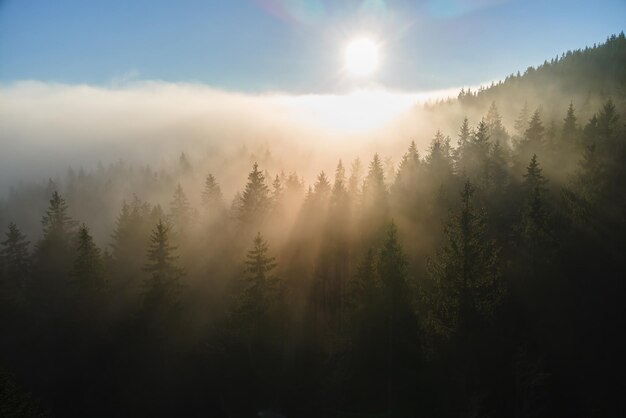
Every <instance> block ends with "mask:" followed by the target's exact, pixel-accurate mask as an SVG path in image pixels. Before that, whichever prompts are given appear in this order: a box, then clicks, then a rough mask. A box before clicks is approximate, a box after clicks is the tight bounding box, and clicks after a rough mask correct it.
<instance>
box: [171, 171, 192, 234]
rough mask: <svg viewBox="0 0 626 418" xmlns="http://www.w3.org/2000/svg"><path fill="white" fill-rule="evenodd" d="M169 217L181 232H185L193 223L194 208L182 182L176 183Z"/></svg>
mask: <svg viewBox="0 0 626 418" xmlns="http://www.w3.org/2000/svg"><path fill="white" fill-rule="evenodd" d="M168 217H169V219H170V222H171V224H172V225H173V226H174V227H175V228H176V232H177V233H179V234H184V233H185V232H186V231H187V229H188V228H189V226H190V224H191V220H192V217H193V209H192V208H191V204H190V203H189V199H187V195H186V194H185V192H184V190H183V188H182V186H181V185H180V183H179V184H178V185H176V189H175V190H174V196H173V197H172V201H171V202H170V213H169V216H168Z"/></svg>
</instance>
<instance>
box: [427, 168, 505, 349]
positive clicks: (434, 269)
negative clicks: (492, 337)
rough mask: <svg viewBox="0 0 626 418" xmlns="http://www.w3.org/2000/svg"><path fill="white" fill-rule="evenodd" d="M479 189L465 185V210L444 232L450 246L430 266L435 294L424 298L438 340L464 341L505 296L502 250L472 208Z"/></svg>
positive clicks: (430, 293)
mask: <svg viewBox="0 0 626 418" xmlns="http://www.w3.org/2000/svg"><path fill="white" fill-rule="evenodd" d="M473 194H474V188H473V187H472V185H471V183H470V182H469V180H468V181H466V183H465V186H464V188H463V192H462V193H461V203H462V206H461V210H460V212H459V213H458V214H455V215H454V216H453V217H452V218H451V219H450V221H449V222H448V225H447V226H446V228H445V234H446V237H447V243H446V245H445V246H444V247H443V248H442V249H441V250H440V251H439V252H438V254H437V257H436V258H435V259H434V260H431V261H430V263H429V270H430V277H431V279H432V290H431V292H428V293H427V294H425V295H424V296H425V297H426V304H427V306H428V307H429V312H428V322H429V325H430V329H431V330H432V331H433V332H434V333H435V334H440V335H442V336H446V337H449V336H452V335H455V334H459V335H461V334H462V335H463V336H462V339H464V338H467V333H468V332H470V330H471V329H472V328H473V327H475V326H477V324H476V321H477V320H480V318H484V319H487V318H489V317H490V316H491V315H492V313H493V311H494V309H495V307H496V306H497V304H498V303H499V300H500V296H501V287H500V283H499V278H498V276H499V274H498V261H497V259H498V250H497V249H496V247H495V244H494V243H493V242H492V241H491V240H490V239H489V237H488V236H487V230H486V222H485V217H484V215H483V213H482V212H479V211H476V210H475V209H474V208H473V206H472V195H473Z"/></svg>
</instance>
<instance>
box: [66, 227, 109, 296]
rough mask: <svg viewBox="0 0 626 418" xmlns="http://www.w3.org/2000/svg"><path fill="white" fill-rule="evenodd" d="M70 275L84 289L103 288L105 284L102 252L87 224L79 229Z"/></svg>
mask: <svg viewBox="0 0 626 418" xmlns="http://www.w3.org/2000/svg"><path fill="white" fill-rule="evenodd" d="M70 277H71V278H72V280H73V282H74V283H75V284H76V285H77V287H78V288H79V289H80V290H83V291H94V290H101V289H102V288H103V286H104V274H103V265H102V254H101V252H100V249H99V248H98V247H97V246H96V244H95V243H94V242H93V238H92V237H91V235H90V234H89V229H88V228H87V226H86V225H85V224H82V225H81V226H80V228H79V229H78V236H77V246H76V257H75V259H74V266H73V268H72V271H71V272H70Z"/></svg>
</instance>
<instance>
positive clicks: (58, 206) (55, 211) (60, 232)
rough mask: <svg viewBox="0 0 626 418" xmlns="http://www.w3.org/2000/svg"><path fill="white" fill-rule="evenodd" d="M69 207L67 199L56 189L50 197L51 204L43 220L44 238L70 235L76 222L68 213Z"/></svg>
mask: <svg viewBox="0 0 626 418" xmlns="http://www.w3.org/2000/svg"><path fill="white" fill-rule="evenodd" d="M67 212H68V207H67V203H66V202H65V199H63V198H62V197H61V195H60V194H59V193H58V192H57V191H54V192H53V193H52V198H51V199H50V205H49V206H48V209H47V210H46V213H45V215H44V216H43V218H42V220H41V224H42V225H43V239H44V240H46V239H51V238H53V237H64V238H67V237H69V236H70V235H71V234H72V233H73V232H74V227H75V226H76V222H75V221H73V220H72V218H70V216H69V215H68V213H67Z"/></svg>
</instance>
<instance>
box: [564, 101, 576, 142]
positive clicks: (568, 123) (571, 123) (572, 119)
mask: <svg viewBox="0 0 626 418" xmlns="http://www.w3.org/2000/svg"><path fill="white" fill-rule="evenodd" d="M561 143H562V144H564V145H565V144H569V147H568V148H569V149H572V148H574V147H575V146H577V145H578V126H577V123H576V114H575V110H574V103H572V102H570V103H569V106H568V107H567V114H566V115H565V119H563V128H562V129H561Z"/></svg>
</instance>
